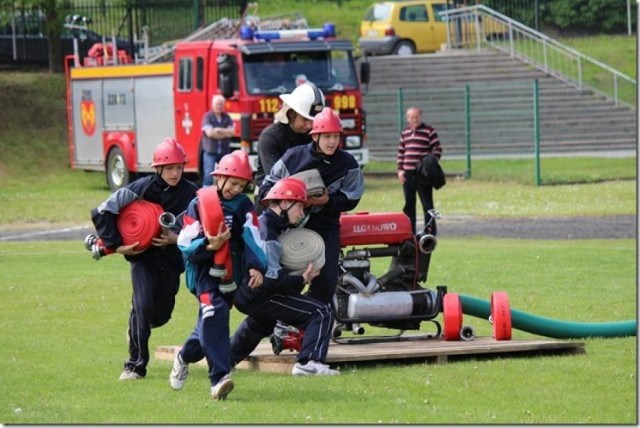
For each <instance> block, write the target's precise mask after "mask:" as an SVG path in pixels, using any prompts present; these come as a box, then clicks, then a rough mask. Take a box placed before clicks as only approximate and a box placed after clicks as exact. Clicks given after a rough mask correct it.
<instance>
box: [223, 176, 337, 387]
mask: <svg viewBox="0 0 640 428" xmlns="http://www.w3.org/2000/svg"><path fill="white" fill-rule="evenodd" d="M306 202H307V189H306V186H305V184H304V182H303V181H301V180H299V179H297V178H292V177H287V178H283V179H282V180H280V181H278V182H277V183H275V184H274V186H273V187H271V189H270V190H269V192H268V193H267V195H266V196H265V197H264V199H263V200H262V203H263V204H264V205H265V206H266V207H267V208H266V210H265V211H264V212H263V214H262V215H261V216H260V238H261V241H262V242H263V243H264V244H263V247H264V248H265V253H266V259H267V261H268V263H267V267H266V271H265V272H264V282H263V283H262V284H259V285H254V284H251V283H250V282H248V281H244V282H243V283H242V285H241V286H240V287H239V289H238V291H237V293H236V296H235V299H236V300H235V304H236V307H237V308H238V310H239V311H240V312H242V313H244V314H246V315H247V318H245V319H244V321H243V322H242V323H241V324H240V326H239V327H238V329H237V330H236V332H235V333H234V335H233V337H232V338H231V351H232V358H233V363H234V364H237V363H239V362H240V361H242V360H244V359H245V358H246V357H247V356H249V354H251V352H252V351H253V350H254V349H255V348H256V346H258V343H259V342H260V340H261V339H262V338H264V337H267V336H269V335H270V334H271V333H272V332H273V329H274V327H275V326H276V323H277V321H282V322H285V323H287V324H289V325H292V326H294V327H296V328H297V329H299V330H303V331H304V335H303V336H302V340H301V343H300V351H299V353H298V355H297V357H296V363H295V365H294V367H293V370H292V374H293V375H294V376H309V375H312V376H315V375H336V374H339V372H338V371H337V370H333V369H331V368H329V366H328V365H326V364H324V361H325V358H326V356H327V350H328V347H329V341H330V339H331V329H332V328H333V315H332V311H331V307H330V305H329V304H328V303H327V302H320V301H318V300H316V299H314V298H312V297H309V296H305V295H302V294H300V293H301V290H302V289H303V288H304V285H305V284H307V283H309V282H311V281H312V280H313V279H314V278H315V277H317V276H318V274H319V272H318V269H319V268H320V267H321V266H316V265H315V264H314V263H315V262H317V260H319V259H320V257H318V251H319V252H320V255H321V254H322V253H323V252H324V248H322V247H323V242H322V239H321V238H320V237H317V239H316V240H315V241H314V242H315V243H316V244H317V245H316V248H307V249H306V250H305V249H303V248H301V246H300V245H299V243H298V241H296V244H295V245H294V246H295V247H296V252H297V253H298V254H297V255H296V256H299V255H300V254H301V253H304V254H306V255H307V256H308V257H307V259H306V260H307V261H305V263H308V264H307V265H306V269H303V271H302V273H301V274H300V273H298V274H296V273H295V272H290V273H288V272H287V271H286V269H285V258H286V257H285V255H287V254H286V253H291V245H289V244H291V242H287V240H286V238H283V237H284V236H286V234H284V232H285V231H287V230H289V229H290V228H292V227H295V225H297V224H298V223H299V222H300V220H301V219H302V218H303V217H304V215H305V214H304V205H305V204H306ZM303 230H304V229H294V230H290V231H289V232H287V233H291V232H293V231H303ZM307 232H308V231H307ZM316 236H317V235H316ZM316 250H317V251H316ZM289 256H290V254H289ZM310 258H314V259H315V260H313V261H310V260H309V259H310ZM303 266H304V264H303Z"/></svg>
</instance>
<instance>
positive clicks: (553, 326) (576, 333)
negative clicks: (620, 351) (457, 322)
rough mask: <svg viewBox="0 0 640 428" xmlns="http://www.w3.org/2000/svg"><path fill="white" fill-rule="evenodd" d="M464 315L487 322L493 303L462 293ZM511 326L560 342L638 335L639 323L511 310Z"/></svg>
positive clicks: (461, 300)
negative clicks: (587, 320)
mask: <svg viewBox="0 0 640 428" xmlns="http://www.w3.org/2000/svg"><path fill="white" fill-rule="evenodd" d="M460 302H461V303H462V312H463V313H465V314H468V315H471V316H474V317H478V318H484V319H488V318H489V315H490V314H491V306H490V302H488V301H484V300H481V299H478V298H476V297H472V296H465V295H462V294H460ZM511 326H512V327H513V328H515V329H517V330H522V331H526V332H528V333H533V334H538V335H540V336H546V337H553V338H557V339H580V338H587V337H626V336H636V331H637V322H636V320H628V321H619V322H600V323H584V322H570V321H561V320H555V319H551V318H545V317H541V316H538V315H532V314H528V313H526V312H522V311H519V310H517V309H511Z"/></svg>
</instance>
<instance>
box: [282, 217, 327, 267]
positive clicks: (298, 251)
mask: <svg viewBox="0 0 640 428" xmlns="http://www.w3.org/2000/svg"><path fill="white" fill-rule="evenodd" d="M278 241H280V244H282V256H281V257H280V264H281V265H282V267H283V268H284V269H286V270H287V271H288V272H289V274H291V275H301V274H302V272H304V271H305V270H306V269H307V266H309V263H313V266H314V268H315V269H316V270H320V269H322V267H323V266H324V241H323V240H322V237H321V236H320V235H318V233H316V232H314V231H313V230H310V229H305V228H297V229H289V230H287V231H286V232H285V233H283V234H282V235H280V236H279V237H278Z"/></svg>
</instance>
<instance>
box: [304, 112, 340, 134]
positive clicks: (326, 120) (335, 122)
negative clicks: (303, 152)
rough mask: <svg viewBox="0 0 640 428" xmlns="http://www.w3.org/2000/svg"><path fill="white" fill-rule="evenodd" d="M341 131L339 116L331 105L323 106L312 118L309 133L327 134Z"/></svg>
mask: <svg viewBox="0 0 640 428" xmlns="http://www.w3.org/2000/svg"><path fill="white" fill-rule="evenodd" d="M334 132H342V121H341V120H340V116H338V114H337V113H336V112H334V111H333V110H332V109H331V107H325V108H323V109H322V111H321V112H320V113H319V114H317V115H316V117H314V118H313V128H311V132H309V134H329V133H334Z"/></svg>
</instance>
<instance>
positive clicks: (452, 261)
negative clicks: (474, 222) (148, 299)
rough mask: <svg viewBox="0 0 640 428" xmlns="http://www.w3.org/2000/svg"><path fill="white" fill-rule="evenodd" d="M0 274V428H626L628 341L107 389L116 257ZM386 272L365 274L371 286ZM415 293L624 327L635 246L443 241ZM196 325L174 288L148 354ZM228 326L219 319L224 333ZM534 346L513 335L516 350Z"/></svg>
mask: <svg viewBox="0 0 640 428" xmlns="http://www.w3.org/2000/svg"><path fill="white" fill-rule="evenodd" d="M0 263H1V264H2V265H3V266H4V268H3V275H2V276H0V325H1V326H2V332H3V333H2V345H3V346H2V347H0V362H1V363H2V364H0V379H2V382H1V383H0V421H1V422H2V423H8V424H43V423H44V424H78V423H79V424H98V423H108V424H130V423H151V424H160V423H163V424H164V423H169V424H183V423H187V424H191V423H197V424H212V423H214V424H222V423H225V424H226V423H239V424H265V423H266V424H333V423H336V424H350V423H365V424H379V423H383V424H474V425H477V424H530V423H531V424H582V423H586V424H636V423H637V389H636V387H637V368H636V344H637V343H636V338H635V337H632V338H611V339H597V338H594V339H585V340H580V341H581V342H584V343H585V350H586V353H585V354H583V355H564V356H538V357H503V358H488V359H485V358H483V359H470V360H463V361H458V362H450V363H448V364H445V365H427V364H421V363H419V362H418V363H412V364H398V363H382V362H381V363H375V364H368V365H364V366H362V365H357V364H347V365H343V366H341V367H340V369H341V372H342V375H341V376H339V377H332V378H310V379H309V378H304V379H298V378H293V377H291V376H289V375H277V374H269V373H259V372H249V371H244V370H238V371H237V372H236V373H235V374H234V379H235V382H236V389H235V390H234V391H233V393H232V394H231V395H230V396H229V399H228V400H227V401H225V402H219V403H215V402H213V401H212V400H211V399H210V398H209V387H208V380H207V377H206V370H205V368H204V367H201V366H196V367H192V370H191V374H190V378H189V381H188V382H187V385H186V386H185V388H184V390H182V391H180V392H175V391H173V390H171V388H170V387H169V384H168V375H169V371H170V368H171V362H169V361H161V360H156V359H153V360H152V362H151V364H150V366H149V374H148V376H147V378H146V379H144V380H143V381H137V382H133V383H124V382H119V381H118V380H117V379H118V375H119V373H120V371H121V369H122V364H123V362H124V359H125V357H126V342H125V330H126V327H127V317H128V311H129V305H130V288H131V286H130V280H129V269H128V264H127V263H126V262H125V261H124V260H123V259H122V258H121V257H120V256H109V257H106V258H103V259H102V260H100V261H98V262H96V261H94V260H93V259H91V257H90V255H89V253H88V252H87V251H86V250H84V248H82V243H81V242H46V243H43V242H33V243H0ZM386 263H387V261H384V260H377V261H376V263H375V264H374V267H373V270H374V272H377V273H378V274H379V273H380V272H382V271H384V270H385V264H386ZM429 284H430V287H435V285H439V284H443V285H447V286H448V287H449V291H450V292H457V293H461V294H465V295H469V296H474V297H477V298H479V299H483V300H487V301H488V300H489V296H490V295H491V292H493V291H506V292H507V293H508V295H509V299H510V302H511V306H512V307H513V308H516V309H519V310H521V311H524V312H526V313H530V314H535V315H539V316H543V317H548V318H551V319H556V320H566V321H572V322H615V321H622V320H627V319H635V318H636V304H635V301H636V243H635V241H634V240H628V239H622V240H574V241H538V240H535V241H528V240H514V239H487V238H473V239H459V238H455V239H446V240H441V242H440V243H439V245H438V249H437V250H436V252H435V253H434V255H433V258H432V270H431V272H430V278H429ZM196 311H197V304H196V302H195V299H194V298H193V297H192V296H191V295H190V294H189V293H188V292H187V291H186V288H184V287H183V288H182V289H181V291H180V293H179V294H178V303H177V307H176V310H175V312H174V316H173V319H172V321H171V322H170V323H169V324H168V325H167V326H165V327H163V328H160V329H158V330H154V334H153V336H152V338H151V345H152V347H156V346H159V345H179V344H181V343H182V341H183V340H184V339H185V338H186V336H187V335H188V334H189V333H190V331H191V329H192V327H193V322H194V321H195V316H196ZM240 319H241V316H240V314H239V313H238V312H237V311H235V310H234V311H232V328H235V326H237V324H238V323H239V321H240ZM437 319H441V318H440V316H439V317H438V318H437ZM464 324H465V325H471V326H473V327H474V328H476V330H477V332H478V334H479V335H481V336H487V335H490V334H491V333H490V332H491V327H490V324H489V323H488V322H487V321H486V320H483V319H479V318H475V317H470V316H465V318H464ZM423 326H424V328H426V329H427V330H429V326H428V323H423ZM533 337H537V336H535V335H532V334H529V333H525V332H521V331H517V330H516V331H514V339H528V338H533ZM537 338H539V337H537ZM340 346H349V345H340ZM399 346H402V345H399ZM18 409H20V410H18Z"/></svg>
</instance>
